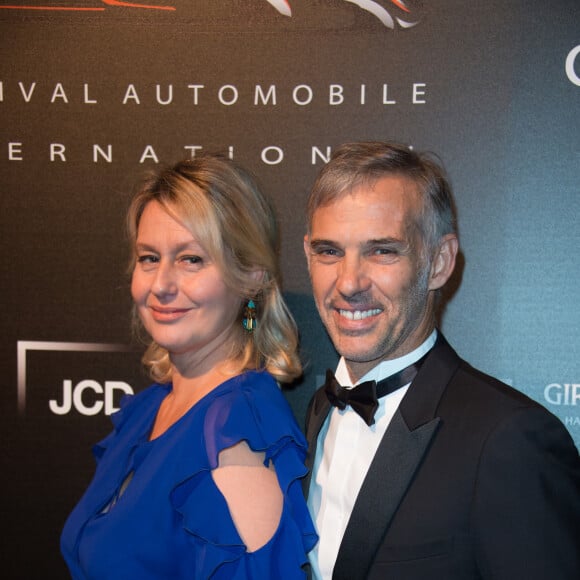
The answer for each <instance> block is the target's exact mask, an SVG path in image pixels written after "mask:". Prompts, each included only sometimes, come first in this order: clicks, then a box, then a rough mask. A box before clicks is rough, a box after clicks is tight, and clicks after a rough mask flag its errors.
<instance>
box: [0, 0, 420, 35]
mask: <svg viewBox="0 0 580 580" xmlns="http://www.w3.org/2000/svg"><path fill="white" fill-rule="evenodd" d="M72 1H73V2H74V0H72ZM98 1H99V0H95V2H98ZM266 1H267V2H268V3H269V4H271V5H272V6H273V7H274V8H275V9H276V10H277V11H278V12H279V13H280V14H282V15H283V16H288V17H292V7H291V6H290V2H289V0H266ZM344 1H345V2H350V3H351V4H355V5H356V6H358V7H359V8H361V9H362V10H365V11H366V12H370V13H371V14H372V15H373V16H376V17H377V18H378V19H379V20H380V21H381V22H382V23H383V24H384V25H385V26H386V27H387V28H391V29H393V28H395V26H396V24H398V25H399V26H400V27H401V28H411V27H412V26H415V24H417V22H416V21H415V22H413V21H409V20H403V19H402V18H399V17H396V18H393V16H391V14H390V12H389V11H388V10H387V8H385V6H383V5H382V4H381V3H380V2H378V1H375V0H344ZM100 2H101V3H102V4H105V6H78V5H75V4H72V5H66V4H65V5H62V4H60V5H58V6H55V5H48V6H35V5H29V6H16V5H8V6H2V5H0V9H8V10H51V11H62V10H66V11H69V12H103V11H104V10H106V7H107V6H121V7H124V8H139V9H145V10H176V9H175V7H174V6H159V5H153V4H141V3H137V2H127V1H125V0H100ZM387 2H388V3H390V4H391V5H393V6H396V7H397V8H398V9H399V10H402V11H403V12H405V13H407V14H410V13H411V9H410V8H409V6H408V4H409V0H383V3H387ZM395 23H396V24H395Z"/></svg>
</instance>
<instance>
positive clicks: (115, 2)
mask: <svg viewBox="0 0 580 580" xmlns="http://www.w3.org/2000/svg"><path fill="white" fill-rule="evenodd" d="M100 1H101V2H102V3H103V4H106V5H107V6H123V7H125V8H145V9H149V10H175V8H174V7H173V6H154V5H152V4H138V3H136V2H124V1H123V0H100ZM0 8H4V9H8V10H50V11H57V10H58V11H62V10H66V11H70V12H103V11H104V10H106V7H105V6H75V5H74V4H73V5H72V6H0Z"/></svg>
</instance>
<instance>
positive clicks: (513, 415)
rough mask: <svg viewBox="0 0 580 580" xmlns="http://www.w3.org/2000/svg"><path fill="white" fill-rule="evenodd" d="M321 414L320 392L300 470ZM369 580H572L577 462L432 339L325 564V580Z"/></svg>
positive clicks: (545, 415)
mask: <svg viewBox="0 0 580 580" xmlns="http://www.w3.org/2000/svg"><path fill="white" fill-rule="evenodd" d="M329 410H330V407H329V403H328V401H327V399H326V396H325V394H324V392H323V391H322V390H318V391H317V392H316V393H315V395H314V397H313V399H312V401H311V403H310V408H309V412H308V418H307V438H308V441H309V445H310V447H309V453H308V460H307V461H308V463H309V467H310V468H311V467H312V462H313V458H314V455H315V452H316V445H317V436H318V433H319V431H320V428H321V426H322V424H323V422H324V420H325V419H326V417H327V415H328V413H329ZM308 486H309V478H307V479H306V481H305V489H306V490H308ZM379 578H380V579H385V580H387V579H388V580H414V579H417V580H419V579H420V580H425V579H437V580H463V579H482V578H485V579H493V580H519V579H525V580H568V579H569V580H578V579H579V578H580V459H579V457H578V451H577V449H576V447H575V446H574V443H573V441H572V439H571V437H570V435H569V434H568V432H567V430H566V429H565V427H564V426H563V425H562V423H561V422H560V421H559V420H558V419H557V418H556V417H554V416H553V415H552V414H551V413H549V412H548V411H547V410H546V409H544V408H543V407H542V406H541V405H539V404H537V403H535V402H534V401H532V400H531V399H529V398H528V397H526V396H525V395H523V394H522V393H520V392H518V391H516V390H514V389H511V388H510V387H508V386H506V385H504V384H503V383H501V382H499V381H497V380H495V379H493V378H492V377H489V376H487V375H484V374H482V373H480V372H479V371H477V370H475V369H474V368H472V367H471V366H469V365H468V364H467V363H466V362H465V361H463V360H461V359H460V358H459V357H458V356H457V354H456V353H455V351H454V350H453V349H452V348H451V347H450V346H449V344H448V343H447V341H446V340H445V339H444V338H443V337H442V336H441V335H439V338H438V340H437V342H436V344H435V346H434V347H433V349H432V350H431V352H430V353H429V355H428V356H427V358H426V360H425V362H424V363H423V366H422V367H421V370H420V371H419V374H418V375H417V376H416V377H415V380H414V381H413V383H412V385H411V387H410V388H409V390H408V391H407V394H406V395H405V397H404V399H403V400H402V402H401V404H400V406H399V409H398V410H397V412H396V413H395V416H394V417H393V420H392V421H391V424H390V425H389V427H388V429H387V432H386V433H385V436H384V438H383V440H382V442H381V444H380V445H379V449H378V451H377V453H376V455H375V457H374V459H373V462H372V463H371V465H370V467H369V471H368V473H367V476H366V478H365V480H364V483H363V485H362V488H361V491H360V493H359V496H358V498H357V499H356V502H355V506H354V509H353V513H352V515H351V517H350V520H349V523H348V526H347V529H346V532H345V535H344V538H343V540H342V544H341V546H340V550H339V553H338V558H337V561H336V565H335V567H334V574H333V579H339V580H342V579H344V580H357V579H372V580H374V579H379Z"/></svg>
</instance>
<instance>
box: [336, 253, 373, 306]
mask: <svg viewBox="0 0 580 580" xmlns="http://www.w3.org/2000/svg"><path fill="white" fill-rule="evenodd" d="M370 286H371V280H370V277H369V275H368V272H367V267H366V265H365V262H364V260H363V259H362V258H361V257H360V256H358V255H348V254H347V255H345V256H344V258H343V259H342V260H341V261H340V264H339V266H338V272H337V279H336V289H337V290H338V291H339V292H340V293H341V294H342V295H343V296H346V297H348V296H354V295H355V294H359V293H360V292H364V291H365V290H368V289H369V288H370Z"/></svg>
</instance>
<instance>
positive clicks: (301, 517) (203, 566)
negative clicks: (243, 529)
mask: <svg viewBox="0 0 580 580" xmlns="http://www.w3.org/2000/svg"><path fill="white" fill-rule="evenodd" d="M292 447H293V446H292V444H290V445H289V446H288V447H287V448H286V449H285V450H282V451H281V452H280V453H279V454H278V458H277V460H276V472H277V473H278V476H279V480H280V485H281V487H282V489H283V491H284V503H283V508H282V515H281V517H280V523H279V525H278V528H277V530H276V532H275V533H274V535H273V536H272V538H271V539H270V540H269V541H268V542H267V543H266V544H265V545H264V546H263V547H261V548H260V549H259V550H256V551H255V552H247V551H246V547H245V545H244V543H243V541H242V539H241V538H240V536H239V534H238V531H237V529H236V527H235V525H234V523H233V520H232V518H231V515H230V512H229V509H228V505H227V502H226V500H225V498H224V497H223V495H222V494H221V493H220V491H219V489H218V488H217V486H216V485H215V483H214V480H213V478H212V475H211V471H209V470H201V471H199V472H197V473H196V474H194V475H192V476H191V477H190V478H189V479H187V480H186V481H184V482H183V483H181V484H179V485H177V486H176V487H175V488H174V489H173V492H172V494H171V503H172V505H173V507H174V509H175V510H176V511H177V513H179V514H180V516H181V518H182V525H183V528H184V529H185V530H186V531H187V532H188V533H189V534H191V540H192V544H193V549H194V550H195V565H196V570H195V574H194V575H193V577H195V578H212V579H214V578H215V579H222V578H223V579H224V580H225V579H227V580H234V579H238V578H239V579H240V580H241V579H244V580H247V579H248V578H256V579H262V578H276V579H277V580H293V579H295V578H296V579H298V578H300V579H303V578H305V573H304V572H303V570H302V566H303V565H304V564H306V562H307V557H306V554H307V553H308V552H309V551H310V550H311V549H312V548H313V547H314V544H315V543H316V541H317V536H316V533H315V531H314V527H313V525H312V523H311V520H310V515H309V514H308V510H307V508H306V503H305V501H304V497H303V496H302V488H301V485H300V480H299V477H301V475H302V473H303V467H302V464H301V462H300V461H299V460H298V459H297V452H296V451H297V450H296V449H292ZM297 467H299V468H300V469H299V470H297ZM291 472H293V473H294V475H293V476H292V475H291ZM283 480H286V482H288V485H286V484H285V482H284V481H283ZM208 506H211V507H209V508H208Z"/></svg>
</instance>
